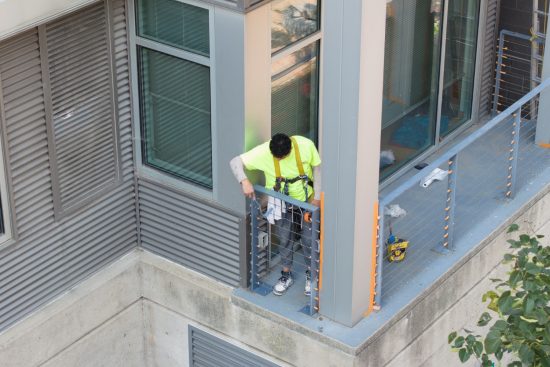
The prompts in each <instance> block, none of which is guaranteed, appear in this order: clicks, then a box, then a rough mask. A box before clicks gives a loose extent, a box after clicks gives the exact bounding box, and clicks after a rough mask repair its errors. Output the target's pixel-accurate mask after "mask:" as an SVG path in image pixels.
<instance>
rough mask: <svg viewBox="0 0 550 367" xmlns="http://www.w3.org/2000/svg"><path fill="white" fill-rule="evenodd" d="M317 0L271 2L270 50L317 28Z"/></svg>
mask: <svg viewBox="0 0 550 367" xmlns="http://www.w3.org/2000/svg"><path fill="white" fill-rule="evenodd" d="M318 3H319V2H318V0H277V1H274V2H272V3H271V4H272V5H271V52H275V51H277V50H280V49H281V48H283V47H286V46H288V45H290V44H291V43H294V42H296V41H299V40H301V39H302V38H304V37H306V36H309V35H310V34H312V33H314V32H316V31H318V30H319V19H320V17H319V6H318Z"/></svg>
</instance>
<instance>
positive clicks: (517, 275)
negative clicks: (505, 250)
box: [508, 270, 523, 288]
mask: <svg viewBox="0 0 550 367" xmlns="http://www.w3.org/2000/svg"><path fill="white" fill-rule="evenodd" d="M521 280H523V276H522V274H521V271H518V270H514V271H513V272H511V273H510V278H508V283H510V287H512V288H515V287H516V286H517V284H518V283H519V282H520V281H521Z"/></svg>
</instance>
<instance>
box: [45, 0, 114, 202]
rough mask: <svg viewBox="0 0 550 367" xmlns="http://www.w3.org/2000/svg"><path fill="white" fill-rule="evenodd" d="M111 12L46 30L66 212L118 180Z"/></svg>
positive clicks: (91, 13) (95, 9) (94, 10)
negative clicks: (111, 52) (110, 46)
mask: <svg viewBox="0 0 550 367" xmlns="http://www.w3.org/2000/svg"><path fill="white" fill-rule="evenodd" d="M105 10H106V9H105V6H104V4H103V3H98V4H96V5H93V6H92V7H89V8H87V9H86V11H82V12H79V13H77V14H73V15H69V16H67V17H64V18H62V19H60V20H57V21H55V22H52V23H49V24H47V25H46V30H45V37H46V47H47V65H49V84H50V88H51V102H52V125H53V132H52V133H53V140H54V146H55V159H56V164H57V173H58V183H59V195H60V205H61V208H60V209H61V210H62V211H64V210H67V209H68V208H71V207H74V206H75V205H77V204H79V203H80V202H82V201H83V200H85V199H87V198H89V197H90V196H92V195H94V194H95V193H98V192H100V191H101V190H103V189H105V188H106V187H108V186H111V185H114V184H115V183H116V182H117V181H118V157H117V153H116V144H115V129H114V121H113V120H114V116H113V110H114V101H113V96H112V88H113V86H112V73H111V66H110V65H111V58H110V54H109V45H108V42H109V40H108V30H107V29H108V28H107V19H106V15H105V13H106V11H105ZM43 52H45V51H43Z"/></svg>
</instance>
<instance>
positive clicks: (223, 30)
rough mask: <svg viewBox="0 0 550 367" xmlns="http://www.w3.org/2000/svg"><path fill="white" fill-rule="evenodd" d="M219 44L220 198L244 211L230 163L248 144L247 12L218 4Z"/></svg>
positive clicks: (222, 201)
mask: <svg viewBox="0 0 550 367" xmlns="http://www.w3.org/2000/svg"><path fill="white" fill-rule="evenodd" d="M214 22H215V29H216V47H215V50H216V51H215V52H216V54H215V59H214V63H215V66H214V70H215V73H216V74H215V79H216V85H218V86H221V87H218V88H216V91H215V93H216V94H215V100H216V112H215V113H216V121H217V125H216V137H215V139H216V141H215V143H214V145H215V146H216V153H215V159H216V160H217V161H218V163H217V165H215V166H214V167H215V169H216V175H215V176H216V177H217V181H218V183H217V184H216V186H217V195H216V196H217V201H218V202H219V203H220V204H221V205H222V206H224V207H226V208H229V209H231V210H233V211H236V212H238V213H241V214H243V215H244V210H243V209H244V208H245V205H244V204H245V200H244V196H243V195H242V193H241V190H240V186H239V185H237V184H235V178H234V177H233V174H232V173H231V169H230V167H229V160H230V159H231V158H233V157H234V156H236V155H238V154H241V153H242V152H243V148H244V145H245V144H244V135H245V133H244V125H243V121H244V95H245V94H244V93H245V85H244V78H245V77H244V65H245V59H244V50H245V46H244V37H245V35H244V27H245V16H244V14H241V13H237V12H234V11H231V10H227V9H223V8H216V10H215V11H214Z"/></svg>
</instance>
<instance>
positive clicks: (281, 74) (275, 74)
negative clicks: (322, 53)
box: [271, 42, 319, 142]
mask: <svg viewBox="0 0 550 367" xmlns="http://www.w3.org/2000/svg"><path fill="white" fill-rule="evenodd" d="M318 60H319V43H318V42H316V43H313V44H311V45H309V46H306V47H304V48H303V49H301V50H299V51H296V52H294V53H292V54H290V55H288V56H286V57H284V58H282V59H280V60H279V61H278V62H276V63H273V65H272V67H271V72H272V74H271V75H272V78H271V80H272V82H271V132H272V134H276V133H285V134H287V135H289V136H291V135H301V136H305V137H307V138H309V139H311V140H313V141H314V142H317V127H318V123H317V121H318V110H319V67H318V62H319V61H318Z"/></svg>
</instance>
